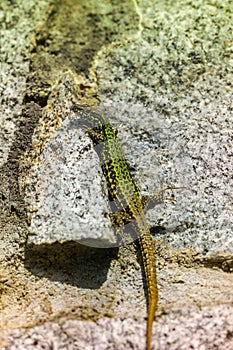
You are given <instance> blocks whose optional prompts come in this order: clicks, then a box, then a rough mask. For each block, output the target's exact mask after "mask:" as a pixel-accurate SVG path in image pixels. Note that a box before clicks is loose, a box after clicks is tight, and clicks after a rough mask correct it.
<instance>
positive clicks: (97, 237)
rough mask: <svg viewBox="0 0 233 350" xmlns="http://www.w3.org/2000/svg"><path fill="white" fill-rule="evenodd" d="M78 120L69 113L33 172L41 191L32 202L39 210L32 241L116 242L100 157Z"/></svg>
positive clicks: (31, 236)
mask: <svg viewBox="0 0 233 350" xmlns="http://www.w3.org/2000/svg"><path fill="white" fill-rule="evenodd" d="M77 121H78V118H75V116H73V117H72V118H67V119H66V120H65V121H64V122H63V123H62V125H61V127H60V128H59V129H58V130H57V131H56V132H55V133H54V134H53V135H52V136H51V138H50V139H49V141H48V142H47V143H46V148H45V150H44V151H43V153H42V154H41V156H40V164H39V166H38V168H37V170H36V173H35V174H33V182H34V183H35V187H34V192H33V193H34V194H37V196H35V197H34V198H32V195H33V194H32V193H31V196H30V203H29V204H30V206H31V207H33V209H34V210H35V214H33V215H32V219H31V223H30V227H29V235H28V244H30V243H33V244H42V243H53V242H56V241H59V242H64V241H69V240H71V241H79V242H83V244H86V245H90V246H99V247H103V246H114V245H116V244H117V240H116V236H115V235H114V230H113V229H112V228H111V223H110V220H109V219H108V217H107V215H106V214H107V213H108V212H109V208H108V201H107V189H106V184H105V183H104V182H103V178H102V177H101V174H102V172H101V167H100V163H99V158H98V156H97V153H96V152H95V151H94V149H93V147H92V143H91V140H90V138H88V137H87V135H86V134H85V132H84V130H83V129H81V128H80V126H78V123H77ZM29 186H30V185H29ZM104 191H105V197H104ZM36 198H37V200H36Z"/></svg>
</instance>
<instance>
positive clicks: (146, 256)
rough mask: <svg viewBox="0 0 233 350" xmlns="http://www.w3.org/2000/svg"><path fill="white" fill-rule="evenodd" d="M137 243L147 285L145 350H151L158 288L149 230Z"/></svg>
mask: <svg viewBox="0 0 233 350" xmlns="http://www.w3.org/2000/svg"><path fill="white" fill-rule="evenodd" d="M139 243H140V247H141V253H142V259H143V267H144V273H145V278H146V284H147V350H151V342H152V326H153V321H154V316H155V312H156V310H157V305H158V287H157V277H156V259H155V249H154V242H153V238H152V236H151V234H150V231H149V229H148V230H146V231H145V232H144V233H143V234H142V235H141V236H140V237H139Z"/></svg>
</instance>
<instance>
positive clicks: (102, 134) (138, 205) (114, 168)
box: [80, 108, 158, 350]
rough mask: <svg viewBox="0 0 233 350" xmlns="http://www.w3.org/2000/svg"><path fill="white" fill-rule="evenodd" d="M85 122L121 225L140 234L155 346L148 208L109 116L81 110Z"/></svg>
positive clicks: (149, 326)
mask: <svg viewBox="0 0 233 350" xmlns="http://www.w3.org/2000/svg"><path fill="white" fill-rule="evenodd" d="M80 118H81V124H83V126H84V127H85V128H86V130H87V133H88V135H89V136H90V137H91V139H92V141H93V143H94V145H95V149H96V151H97V153H98V155H99V157H100V161H101V166H102V170H103V173H104V176H105V177H106V180H107V185H108V191H109V198H110V200H111V201H114V203H115V205H116V209H117V212H116V213H115V212H114V213H112V214H113V215H114V214H115V215H116V216H117V217H118V219H117V220H116V221H115V222H117V225H118V226H123V225H124V223H125V222H127V221H129V220H130V221H133V222H134V224H135V225H134V226H135V229H136V230H137V231H138V234H139V244H140V248H141V254H142V259H143V269H144V273H145V277H146V284H147V298H148V321H147V349H148V350H150V349H151V341H152V324H153V320H154V315H155V311H156V309H157V302H158V288H157V278H156V259H155V250H154V242H153V239H152V236H151V234H150V230H149V228H148V225H147V223H146V218H145V215H144V207H143V203H142V201H141V198H140V195H139V192H138V189H137V187H136V185H135V183H134V181H133V178H132V176H131V174H130V171H129V168H128V165H127V162H126V159H125V157H124V153H123V150H122V147H121V145H120V143H119V142H118V140H117V132H116V130H114V128H113V127H112V125H111V124H110V123H109V121H108V119H107V118H106V116H105V115H104V114H102V113H100V114H99V113H98V112H95V111H94V110H92V109H91V108H86V109H82V108H81V109H80Z"/></svg>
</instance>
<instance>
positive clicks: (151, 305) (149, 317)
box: [146, 298, 157, 350]
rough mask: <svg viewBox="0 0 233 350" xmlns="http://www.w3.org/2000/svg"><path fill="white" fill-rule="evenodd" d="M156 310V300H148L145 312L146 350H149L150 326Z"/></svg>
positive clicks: (150, 340) (150, 339)
mask: <svg viewBox="0 0 233 350" xmlns="http://www.w3.org/2000/svg"><path fill="white" fill-rule="evenodd" d="M156 309H157V299H156V298H152V299H151V300H149V303H148V311H147V336H146V347H147V350H151V342H152V326H153V321H154V316H155V311H156Z"/></svg>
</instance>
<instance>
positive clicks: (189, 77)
mask: <svg viewBox="0 0 233 350" xmlns="http://www.w3.org/2000/svg"><path fill="white" fill-rule="evenodd" d="M1 7H2V13H1V20H2V26H3V33H4V37H3V40H2V43H3V44H2V48H3V49H2V52H3V55H2V57H3V66H2V67H3V74H2V76H3V79H2V82H1V84H2V85H1V94H0V98H1V102H2V106H3V109H2V112H3V113H2V114H1V116H0V120H1V125H0V135H1V164H2V168H1V170H0V185H1V189H0V190H1V196H0V205H1V206H0V208H1V211H0V217H1V221H0V224H1V226H0V229H1V231H0V235H1V237H0V293H1V298H0V347H1V348H3V349H42V348H43V349H50V348H51V347H53V348H57V349H96V350H98V349H126V348H127V349H144V348H145V328H146V322H145V317H146V303H145V293H144V288H143V278H142V274H141V268H140V257H139V256H138V249H136V248H137V247H136V246H135V245H133V244H132V245H129V246H125V247H120V248H119V249H117V248H114V249H96V248H93V247H87V246H84V245H80V244H79V243H77V242H70V241H64V236H62V232H61V231H60V232H59V235H60V240H61V242H54V243H52V244H48V242H49V240H48V236H47V237H45V236H40V232H39V231H38V232H37V234H38V236H37V237H39V238H40V239H41V241H40V242H41V244H35V245H26V240H27V239H28V225H30V223H31V222H30V219H31V217H32V216H33V215H34V214H36V210H35V211H34V209H33V205H34V204H35V203H38V202H37V200H38V201H39V203H42V201H41V202H40V200H42V199H43V198H44V199H45V200H47V198H46V196H45V193H46V192H45V191H44V192H43V196H44V197H43V196H41V197H40V193H38V192H36V189H35V187H34V186H35V185H38V176H40V174H44V173H43V172H41V173H39V172H38V170H41V169H42V170H43V171H45V165H48V167H50V166H51V165H52V164H53V162H54V163H56V157H54V158H51V161H49V163H46V160H48V159H50V158H49V157H50V154H51V153H52V149H53V147H51V145H54V142H55V141H56V142H58V143H59V139H56V140H55V139H54V137H55V136H56V135H60V134H59V133H60V132H61V131H62V130H64V129H62V128H65V127H66V126H67V124H66V123H67V121H68V119H67V120H66V118H70V117H71V116H72V111H71V107H72V103H74V102H77V101H79V102H81V103H88V104H97V102H98V101H100V102H101V106H102V108H105V110H106V111H107V114H108V115H109V118H110V120H111V122H112V123H113V124H114V126H116V128H117V129H118V131H119V132H118V136H119V139H120V141H121V143H122V146H123V148H124V151H125V154H126V156H127V159H128V160H129V164H130V167H131V168H132V173H133V174H134V176H135V179H136V181H137V182H138V183H140V186H141V189H142V193H143V194H152V193H153V191H154V190H155V188H158V187H159V186H161V183H162V181H163V179H164V180H165V184H166V185H170V184H173V185H175V186H184V187H185V188H183V189H180V190H179V191H178V190H177V191H175V192H174V194H175V197H176V203H171V202H170V201H167V202H166V203H162V204H159V205H156V206H155V208H152V209H151V210H148V212H147V216H148V222H149V224H150V226H151V227H152V233H153V234H154V237H155V245H156V252H157V257H158V258H157V264H158V283H159V310H158V312H157V318H156V322H155V324H154V334H153V348H154V349H169V350H170V349H185V350H186V349H190V350H191V349H198V350H199V349H201V350H202V349H203V350H206V349H209V350H212V349H216V350H217V349H219V350H225V349H226V350H230V349H231V348H232V347H233V318H232V314H233V299H232V298H233V295H232V285H233V278H232V271H233V256H232V253H233V241H232V182H231V181H232V179H231V174H230V172H231V169H232V158H231V157H232V151H231V148H232V147H231V143H232V81H233V79H232V78H233V77H232V72H233V69H232V63H233V62H232V23H233V20H232V19H233V18H232V17H233V10H232V4H231V1H230V0H229V1H227V0H226V1H224V2H222V1H207V0H200V1H189V2H187V1H172V2H164V1H145V0H143V1H135V0H133V1H124V2H121V3H119V2H118V1H116V2H111V4H110V3H109V2H107V1H106V2H105V1H101V3H98V2H95V1H90V2H86V1H85V2H84V1H83V2H82V1H79V2H76V1H72V0H66V1H61V2H59V1H54V2H52V1H51V2H49V1H42V2H41V1H35V0H33V1H26V2H22V1H6V0H2V1H1ZM30 52H31V55H29V53H30ZM12 58H13V59H12ZM24 90H25V91H24ZM59 128H60V129H59ZM68 129H69V128H68ZM66 132H68V130H67V129H66V130H64V134H66ZM68 133H69V132H68ZM72 134H73V131H72V130H71V132H70V133H69V137H68V139H69V142H71V143H69V144H68V146H69V147H70V145H72V143H73V144H74V142H75V141H76V140H74V139H73V137H70V136H72ZM81 140H82V142H81ZM60 141H61V139H60ZM89 142H90V140H88V138H87V137H86V136H84V135H83V134H80V144H79V146H80V147H79V149H80V148H81V145H83V147H84V145H85V144H89ZM55 144H56V143H55ZM77 145H78V144H77ZM69 147H68V148H69ZM72 147H73V148H74V145H73V146H72ZM56 151H57V150H56ZM56 154H57V153H56ZM75 154H76V155H75ZM72 155H74V156H72ZM79 155H80V154H79ZM93 155H94V153H93ZM48 156H49V157H48ZM77 157H78V152H77V153H73V149H72V152H71V155H70V156H68V155H67V159H68V163H69V164H68V165H67V168H65V169H67V170H68V169H69V171H68V172H67V174H68V175H69V176H72V174H71V173H70V171H74V170H75V167H72V166H71V165H72V164H74V161H75V159H76V158H77ZM84 157H85V156H84ZM42 160H45V162H44V163H43V162H42ZM59 161H60V158H59V160H58V161H57V163H58V164H59ZM60 164H61V166H62V167H65V166H66V165H64V164H63V162H62V161H61V163H60ZM85 165H86V164H85ZM60 169H61V168H60ZM62 169H63V168H62ZM71 169H73V170H71ZM63 171H64V169H63ZM90 176H94V178H95V181H96V182H97V183H99V184H100V183H102V181H103V179H102V176H101V173H100V172H99V165H97V166H96V167H93V173H92V174H90ZM84 180H85V181H86V179H84V178H83V179H81V178H80V183H79V184H78V183H77V186H80V187H81V186H82V183H83V184H84V185H85V181H84ZM82 181H83V182H82ZM44 184H45V183H44ZM54 184H55V183H54ZM43 186H44V185H43ZM69 186H70V183H69ZM90 186H91V184H90ZM95 189H96V188H95ZM70 193H71V191H70ZM166 195H167V196H171V193H169V192H168V193H167V194H166ZM71 196H72V193H71ZM49 199H52V197H50V196H49V198H48V200H49ZM103 199H104V197H98V201H97V200H96V205H97V206H98V205H99V210H100V213H101V212H105V211H106V208H105V209H104V205H106V204H105V201H104V200H103ZM51 202H53V201H52V200H51ZM101 203H102V204H101ZM32 204H33V205H32ZM42 204H43V203H42ZM94 207H95V206H94ZM42 208H43V207H42ZM90 208H91V207H90ZM78 210H80V208H78ZM90 210H91V209H90ZM50 214H51V215H50V216H49V220H51V221H50V222H51V223H53V224H54V221H53V217H52V213H50ZM88 215H89V217H92V215H91V211H90V213H89V214H88ZM101 217H102V215H100V217H99V218H98V220H100V221H99V223H100V224H101V225H104V221H103V220H102V218H101ZM104 220H106V217H105V218H104ZM41 222H42V221H41ZM55 226H56V225H55ZM90 226H91V224H90ZM44 227H46V224H44ZM45 231H46V230H45ZM53 239H54V238H53V237H52V240H53ZM56 239H57V238H56ZM46 242H47V243H46ZM50 242H51V240H50ZM42 243H43V244H42ZM137 258H138V259H137Z"/></svg>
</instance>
